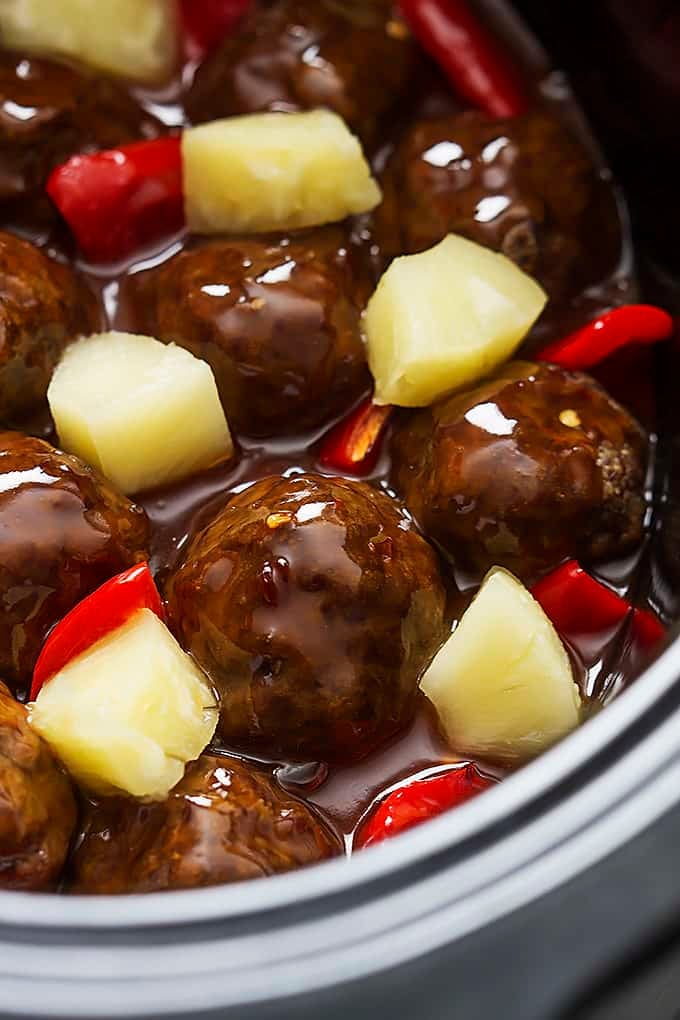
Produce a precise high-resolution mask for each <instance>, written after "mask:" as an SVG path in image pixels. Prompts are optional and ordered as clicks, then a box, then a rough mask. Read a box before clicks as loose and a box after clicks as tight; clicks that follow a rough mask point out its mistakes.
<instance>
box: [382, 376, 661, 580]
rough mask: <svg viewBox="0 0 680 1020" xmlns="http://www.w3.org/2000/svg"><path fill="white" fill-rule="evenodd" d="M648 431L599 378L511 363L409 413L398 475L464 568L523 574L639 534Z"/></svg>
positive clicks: (603, 553) (604, 552) (398, 449)
mask: <svg viewBox="0 0 680 1020" xmlns="http://www.w3.org/2000/svg"><path fill="white" fill-rule="evenodd" d="M646 450H647V446H646V436H645V433H644V431H643V430H642V428H641V427H640V426H639V425H638V423H637V422H636V421H635V419H634V418H632V417H631V415H630V414H628V412H627V411H625V410H624V408H622V407H621V406H620V405H619V404H617V403H615V402H614V400H612V399H611V398H610V397H609V396H608V395H607V393H605V391H604V390H602V389H601V388H600V387H599V386H598V385H597V384H596V383H595V382H594V381H593V380H592V379H590V378H589V377H588V376H586V375H583V374H581V373H579V372H566V371H564V370H563V369H561V368H557V367H556V366H554V365H541V366H538V365H531V364H527V363H523V362H513V363H511V364H509V365H506V366H505V367H504V368H503V369H502V370H501V372H500V374H499V375H498V376H497V377H496V378H495V379H493V380H491V381H490V382H487V383H484V384H483V385H482V386H480V387H478V388H477V389H475V390H473V391H472V392H470V393H463V394H460V395H457V396H452V397H449V398H448V399H446V400H444V401H442V402H441V403H438V404H435V405H434V406H433V407H430V408H427V409H426V410H423V411H419V412H417V413H416V414H414V415H409V416H405V417H404V418H403V419H402V421H401V424H400V425H399V426H398V427H397V429H396V432H395V435H394V438H393V445H392V453H393V473H392V480H393V484H394V486H395V488H396V489H397V491H398V492H399V493H400V494H401V495H402V496H403V498H404V500H405V501H406V504H407V506H408V507H409V509H410V510H411V512H412V513H413V514H414V516H415V517H416V519H417V520H418V521H419V523H420V524H421V526H422V527H423V528H424V530H425V532H426V534H427V535H429V536H430V538H432V539H434V540H435V541H436V542H438V543H439V544H440V545H441V546H442V547H443V548H444V549H445V550H446V551H447V552H448V553H449V554H450V555H452V556H453V557H455V561H456V563H457V564H458V565H459V566H462V567H463V568H465V569H467V570H470V571H473V572H475V573H476V572H478V571H481V572H483V571H485V570H487V569H488V568H489V567H491V566H494V565H499V566H504V567H507V568H508V569H509V570H512V571H513V572H514V573H515V574H517V575H518V576H519V577H521V578H522V579H524V580H531V579H532V578H534V577H536V575H537V574H539V573H540V572H542V571H544V570H547V569H549V568H550V567H553V566H555V565H557V564H558V563H559V562H560V561H561V560H563V559H565V558H566V557H577V558H579V559H584V560H598V559H603V558H606V557H609V556H616V555H618V554H620V553H623V552H625V551H626V550H627V549H628V548H630V547H632V546H633V545H635V543H637V542H638V541H639V540H640V539H641V537H642V523H643V516H644V509H645V500H644V495H643V482H644V476H645V466H646V456H647V454H646Z"/></svg>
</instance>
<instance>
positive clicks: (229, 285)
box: [141, 228, 369, 436]
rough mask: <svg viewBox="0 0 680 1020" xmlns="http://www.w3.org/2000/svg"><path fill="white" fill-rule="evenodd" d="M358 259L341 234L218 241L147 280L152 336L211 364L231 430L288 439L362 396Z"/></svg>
mask: <svg viewBox="0 0 680 1020" xmlns="http://www.w3.org/2000/svg"><path fill="white" fill-rule="evenodd" d="M357 260H358V256H357V255H356V254H355V253H354V252H353V249H352V248H351V246H350V245H349V242H348V240H347V237H346V235H345V232H344V231H343V230H341V229H340V228H329V229H326V230H318V231H313V232H311V233H308V234H304V235H301V236H298V237H297V238H294V239H293V240H291V241H287V240H284V241H281V240H277V241H267V240H254V239H251V240H223V241H222V240H220V241H215V242H212V243H209V244H204V245H202V246H201V247H198V248H194V249H192V250H189V251H183V252H181V253H180V254H179V255H176V256H175V257H174V258H172V259H171V260H170V261H169V262H167V263H165V265H163V266H161V267H160V268H159V269H158V270H153V271H151V272H150V273H149V274H146V275H147V276H148V279H146V280H144V281H143V282H142V284H141V286H142V288H143V290H144V291H145V292H146V293H147V294H148V295H149V296H148V300H147V301H144V300H142V302H141V304H146V305H147V306H148V308H149V309H150V321H149V323H148V326H149V331H150V332H151V333H152V334H153V335H154V336H157V337H159V339H161V340H164V341H165V342H166V343H171V342H174V343H177V344H179V345H181V346H182V347H186V348H187V349H188V350H190V351H191V352H192V354H195V355H196V356H197V357H198V358H201V359H203V360H204V361H207V362H208V363H209V364H210V365H211V367H212V369H213V372H214V373H215V378H216V381H217V386H218V389H219V391H220V396H221V398H222V403H223V405H224V407H225V410H226V412H227V416H228V418H229V422H230V424H231V425H232V426H233V427H234V428H236V429H237V430H238V431H241V432H246V433H249V434H251V435H259V436H263V435H271V434H274V433H277V432H280V431H284V432H291V431H293V430H294V429H296V428H307V427H312V426H315V425H319V424H321V423H322V422H324V421H325V420H328V419H330V418H332V417H333V416H334V415H335V414H338V413H340V412H341V411H343V410H345V409H346V408H348V407H349V406H350V405H351V404H352V403H353V402H355V401H356V400H357V399H358V398H359V396H361V394H362V393H363V392H365V391H366V390H367V389H368V385H369V376H368V369H367V367H366V356H365V350H364V345H363V342H362V338H361V332H360V316H361V309H362V307H363V303H364V299H365V297H366V294H365V290H364V289H363V283H362V274H361V270H360V267H359V265H358V261H357Z"/></svg>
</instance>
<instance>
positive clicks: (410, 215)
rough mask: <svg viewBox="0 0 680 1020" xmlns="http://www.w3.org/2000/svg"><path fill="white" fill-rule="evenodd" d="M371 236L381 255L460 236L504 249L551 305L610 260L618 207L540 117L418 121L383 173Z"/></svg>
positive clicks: (568, 140) (616, 244) (581, 153)
mask: <svg viewBox="0 0 680 1020" xmlns="http://www.w3.org/2000/svg"><path fill="white" fill-rule="evenodd" d="M383 186H384V189H385V200H384V202H383V205H382V206H381V207H380V209H379V210H378V211H377V214H376V226H375V239H376V241H377V243H378V244H379V245H380V247H381V248H382V249H383V254H384V256H385V257H386V258H392V257H393V256H395V255H401V254H405V253H408V254H411V253H414V252H420V251H424V250H426V249H427V248H431V247H432V246H433V245H434V244H436V243H437V242H438V241H440V240H441V239H442V238H443V237H444V236H445V235H446V234H448V233H455V234H462V235H463V236H465V237H468V238H470V239H471V240H472V241H476V242H477V243H479V244H483V245H485V246H486V247H488V248H493V249H495V250H496V251H500V252H503V254H505V255H507V256H508V257H509V258H511V259H512V260H513V261H514V262H516V263H517V265H519V266H520V267H521V268H522V269H523V270H525V272H527V273H529V274H530V275H531V276H534V277H535V278H536V279H537V280H538V281H539V282H540V283H541V284H542V285H543V286H544V287H545V289H546V290H547V292H548V294H549V296H550V297H551V298H553V299H560V298H562V297H563V296H564V295H565V294H570V295H574V294H576V293H578V291H579V290H580V289H581V288H582V287H583V285H584V284H587V283H590V282H594V281H595V280H599V279H601V278H602V277H603V276H605V275H606V274H607V272H609V271H611V270H612V269H613V268H614V266H615V265H616V264H617V260H618V258H619V253H620V230H619V221H618V214H617V210H616V204H615V201H614V198H613V194H612V192H611V189H610V187H609V185H607V184H606V183H605V182H604V181H603V180H602V178H601V176H600V174H599V173H598V172H597V170H596V168H595V167H594V165H593V162H592V159H591V157H590V155H589V153H588V152H587V151H586V150H585V149H584V148H583V146H582V145H581V144H580V143H579V142H577V141H576V140H575V139H574V138H573V137H572V136H571V135H570V134H569V132H568V130H567V129H566V128H565V126H564V125H563V124H562V123H560V122H559V121H558V120H555V119H554V118H553V117H550V116H548V115H547V114H545V113H542V112H531V113H528V114H526V115H524V116H522V117H516V118H514V119H512V120H489V119H488V118H486V117H484V116H483V115H482V114H481V113H476V112H472V111H468V112H465V113H461V114H458V115H453V116H450V117H443V118H439V119H433V120H423V121H420V122H417V123H416V124H414V125H413V127H411V129H410V130H409V131H408V132H407V133H406V135H405V137H404V138H403V140H402V142H401V144H400V145H399V146H398V148H397V150H396V152H395V153H394V155H393V157H392V159H391V161H390V162H389V164H388V166H387V169H386V171H385V174H384V179H383Z"/></svg>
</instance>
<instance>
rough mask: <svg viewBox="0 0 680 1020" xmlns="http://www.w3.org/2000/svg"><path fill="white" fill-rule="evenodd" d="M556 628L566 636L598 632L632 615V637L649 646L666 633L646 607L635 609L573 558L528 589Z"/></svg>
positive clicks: (644, 646) (643, 645)
mask: <svg viewBox="0 0 680 1020" xmlns="http://www.w3.org/2000/svg"><path fill="white" fill-rule="evenodd" d="M531 592H532V595H533V596H534V598H535V599H536V601H537V602H538V603H540V605H541V606H542V608H543V611H544V612H545V614H546V616H547V617H548V618H549V619H550V620H551V621H552V623H553V625H554V626H555V628H556V629H557V630H558V631H559V632H560V634H563V635H564V636H565V637H570V636H571V637H574V636H578V635H586V634H597V633H599V632H601V631H605V630H609V629H610V628H612V627H616V626H617V624H619V623H622V622H623V620H625V618H626V617H627V616H628V615H631V616H632V624H631V630H632V635H633V639H634V640H635V641H637V642H638V643H639V644H640V645H641V646H642V647H643V648H645V649H650V648H652V647H653V646H654V645H655V644H657V643H658V642H659V641H660V640H661V639H662V638H663V636H664V634H665V633H666V631H665V628H664V626H663V624H662V623H661V621H660V620H658V619H657V617H656V616H654V614H653V613H651V612H649V610H647V609H634V608H633V606H632V605H631V604H630V602H628V600H627V599H624V598H622V597H621V596H620V595H618V594H617V593H616V592H615V591H612V590H611V588H607V586H606V585H604V584H602V583H601V582H600V581H596V580H595V578H594V577H591V576H590V574H588V573H586V571H585V570H584V569H583V567H581V566H580V564H578V563H577V562H576V560H569V562H568V563H563V564H562V566H561V567H558V568H557V570H553V572H552V573H551V574H548V575H547V577H544V578H542V580H540V581H539V582H538V584H535V585H534V587H533V588H532V590H531Z"/></svg>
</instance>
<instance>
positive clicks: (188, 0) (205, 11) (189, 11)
mask: <svg viewBox="0 0 680 1020" xmlns="http://www.w3.org/2000/svg"><path fill="white" fill-rule="evenodd" d="M252 6H253V0H181V2H180V12H181V16H182V24H183V26H184V31H185V33H186V38H187V42H188V44H189V45H188V47H187V50H188V56H189V57H191V58H198V57H202V56H204V55H205V54H206V53H209V52H210V50H212V49H214V48H215V46H218V45H219V43H221V42H222V40H223V39H224V38H225V37H226V35H227V33H228V32H229V31H230V30H231V29H232V28H233V27H234V26H235V25H236V24H238V22H239V21H240V20H241V18H242V17H243V16H244V14H246V13H247V12H248V11H249V10H250V8H251V7H252Z"/></svg>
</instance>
